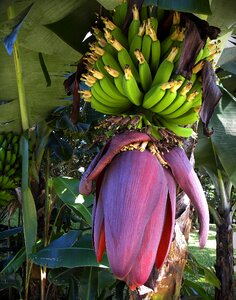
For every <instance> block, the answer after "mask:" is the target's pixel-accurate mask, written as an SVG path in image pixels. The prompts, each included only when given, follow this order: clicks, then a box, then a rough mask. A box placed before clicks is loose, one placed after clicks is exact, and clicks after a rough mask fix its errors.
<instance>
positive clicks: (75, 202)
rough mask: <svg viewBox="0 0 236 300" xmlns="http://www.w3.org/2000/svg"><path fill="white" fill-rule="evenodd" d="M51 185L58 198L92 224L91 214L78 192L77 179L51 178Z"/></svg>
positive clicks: (84, 199)
mask: <svg viewBox="0 0 236 300" xmlns="http://www.w3.org/2000/svg"><path fill="white" fill-rule="evenodd" d="M53 185H54V187H55V190H56V193H57V195H58V196H59V198H60V199H61V200H62V201H63V202H64V203H65V204H66V205H67V206H69V207H72V208H74V209H75V210H76V211H78V212H79V213H80V214H81V215H82V216H83V218H84V219H85V221H86V222H87V223H88V224H89V225H92V216H91V213H90V211H89V210H88V209H87V207H86V206H85V204H86V198H87V197H84V196H82V195H80V194H79V180H77V179H74V178H63V177H56V178H53ZM83 203H84V204H83Z"/></svg>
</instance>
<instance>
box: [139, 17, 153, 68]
mask: <svg viewBox="0 0 236 300" xmlns="http://www.w3.org/2000/svg"><path fill="white" fill-rule="evenodd" d="M150 28H151V27H150V24H148V23H147V22H146V26H145V34H144V36H143V41H142V48H141V51H142V53H143V56H144V57H145V60H146V61H147V63H149V58H150V55H151V45H152V39H151V37H150Z"/></svg>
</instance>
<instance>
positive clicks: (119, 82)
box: [104, 66, 126, 96]
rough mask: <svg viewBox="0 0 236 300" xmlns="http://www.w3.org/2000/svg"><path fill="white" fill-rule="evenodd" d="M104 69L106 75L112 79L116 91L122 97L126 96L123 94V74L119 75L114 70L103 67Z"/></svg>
mask: <svg viewBox="0 0 236 300" xmlns="http://www.w3.org/2000/svg"><path fill="white" fill-rule="evenodd" d="M104 68H105V69H106V71H107V72H108V74H110V75H111V76H112V77H113V80H114V83H115V86H116V88H117V89H118V91H119V92H120V93H121V94H122V95H124V96H126V93H125V91H124V87H123V74H120V73H119V72H117V71H116V70H115V69H113V68H112V67H110V66H104Z"/></svg>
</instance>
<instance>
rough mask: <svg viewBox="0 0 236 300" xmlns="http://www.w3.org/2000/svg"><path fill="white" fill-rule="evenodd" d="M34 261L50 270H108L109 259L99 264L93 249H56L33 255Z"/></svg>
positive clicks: (44, 250) (104, 259)
mask: <svg viewBox="0 0 236 300" xmlns="http://www.w3.org/2000/svg"><path fill="white" fill-rule="evenodd" d="M31 259H32V261H33V262H34V263H35V264H37V265H40V266H47V267H48V268H52V269H53V268H61V267H66V268H76V267H100V268H108V266H109V265H108V261H107V258H106V257H104V258H103V260H102V262H101V263H98V262H97V260H96V256H95V253H94V250H93V249H90V248H78V247H76V248H75V247H74V248H55V249H46V248H45V249H43V250H41V251H39V252H37V253H35V254H32V255H31Z"/></svg>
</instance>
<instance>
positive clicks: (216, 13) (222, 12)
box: [207, 0, 236, 34]
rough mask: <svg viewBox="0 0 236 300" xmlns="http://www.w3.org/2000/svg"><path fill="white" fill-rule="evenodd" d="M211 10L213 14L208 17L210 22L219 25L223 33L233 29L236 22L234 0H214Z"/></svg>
mask: <svg viewBox="0 0 236 300" xmlns="http://www.w3.org/2000/svg"><path fill="white" fill-rule="evenodd" d="M211 11H212V14H211V16H209V17H208V19H207V21H208V22H209V24H211V25H214V26H217V27H219V28H220V29H221V34H224V33H225V32H228V31H229V30H232V29H233V27H234V26H235V24H236V19H235V14H236V6H235V1H234V0H228V1H223V0H212V1H211Z"/></svg>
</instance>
